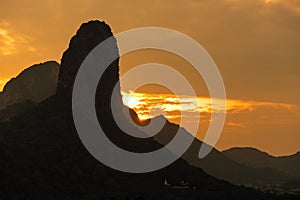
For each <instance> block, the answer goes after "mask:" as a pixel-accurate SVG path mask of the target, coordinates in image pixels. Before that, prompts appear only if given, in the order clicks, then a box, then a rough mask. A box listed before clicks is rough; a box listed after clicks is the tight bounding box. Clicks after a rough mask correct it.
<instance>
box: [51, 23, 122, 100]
mask: <svg viewBox="0 0 300 200" xmlns="http://www.w3.org/2000/svg"><path fill="white" fill-rule="evenodd" d="M111 36H113V34H112V32H111V29H110V27H109V26H108V25H107V24H106V23H105V22H102V21H98V20H96V21H89V22H87V23H84V24H82V25H81V26H80V28H79V29H78V31H77V32H76V35H75V36H73V37H72V39H71V41H70V44H69V48H68V49H67V50H66V51H65V52H64V54H63V56H62V59H61V69H60V72H59V78H58V85H57V95H58V96H68V97H70V95H71V94H72V88H73V85H74V81H75V77H76V74H77V72H78V69H79V67H80V66H81V64H82V62H83V61H84V59H85V57H86V56H87V55H88V54H89V53H90V51H91V50H92V49H93V48H95V47H96V46H97V45H98V44H100V43H101V42H102V41H104V40H105V39H107V38H109V37H111ZM116 48H117V47H116ZM110 70H111V71H112V72H111V73H109V79H114V80H112V82H114V83H116V81H118V80H119V79H118V77H119V66H118V60H116V61H115V62H114V63H113V64H112V65H111V66H110Z"/></svg>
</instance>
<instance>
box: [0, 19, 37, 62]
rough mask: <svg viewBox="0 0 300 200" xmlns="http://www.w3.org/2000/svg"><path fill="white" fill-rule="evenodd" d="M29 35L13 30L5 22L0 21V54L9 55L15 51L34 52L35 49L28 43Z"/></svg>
mask: <svg viewBox="0 0 300 200" xmlns="http://www.w3.org/2000/svg"><path fill="white" fill-rule="evenodd" d="M30 40H31V39H30V37H29V36H25V35H22V34H19V33H16V32H15V31H13V30H12V29H11V27H10V24H9V23H7V22H1V23H0V55H4V56H9V55H12V54H15V53H17V52H21V51H22V52H24V51H29V52H35V51H36V49H35V48H34V47H33V46H31V45H29V43H30Z"/></svg>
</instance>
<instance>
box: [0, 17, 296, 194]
mask: <svg viewBox="0 0 300 200" xmlns="http://www.w3.org/2000/svg"><path fill="white" fill-rule="evenodd" d="M109 36H112V32H111V30H110V28H109V26H108V25H107V24H105V23H104V22H100V21H91V22H88V23H85V24H83V25H82V26H81V27H80V29H79V30H78V31H77V33H76V35H75V36H74V37H73V38H72V40H71V42H70V45H69V48H68V50H66V52H65V53H64V54H63V57H62V63H61V69H60V73H59V80H58V86H57V93H56V95H55V96H52V97H50V98H49V99H47V100H46V101H43V102H41V103H39V104H38V105H37V106H35V107H33V108H32V109H30V110H28V111H27V112H25V113H23V114H21V115H18V116H16V117H15V118H14V119H13V120H11V121H9V122H6V123H0V133H1V135H0V155H1V156H0V163H1V165H0V177H1V179H0V187H1V190H0V199H241V198H243V199H297V197H295V196H291V195H280V196H274V195H272V194H266V193H263V192H260V191H257V190H254V189H249V188H245V187H238V186H234V185H232V184H230V183H228V182H226V181H222V180H218V179H216V178H214V177H212V176H210V175H208V174H206V173H205V172H204V171H203V170H201V169H200V168H196V167H193V166H190V165H189V164H188V163H187V162H186V161H184V160H183V159H178V160H177V161H176V162H174V163H173V164H171V165H170V166H168V167H166V168H164V169H161V170H158V171H156V172H151V173H145V174H129V173H123V172H119V171H116V170H113V169H111V168H109V167H106V166H104V165H103V164H102V163H100V162H98V161H97V160H95V159H94V158H93V157H92V156H91V155H90V154H89V153H88V151H87V150H86V149H85V147H84V146H83V145H82V143H81V141H80V139H79V137H78V135H77V132H76V129H75V126H74V122H73V116H72V101H71V94H72V84H73V83H74V79H75V75H76V73H77V71H78V68H79V67H80V65H81V63H82V61H83V59H84V58H85V56H86V55H87V54H88V53H89V52H90V51H91V50H92V49H93V48H94V47H95V46H96V45H97V44H99V43H100V42H101V41H103V40H104V39H106V38H107V37H109ZM100 67H101V66H100ZM118 71H119V65H118V60H116V61H115V62H113V63H112V64H111V65H110V66H109V68H108V69H107V70H106V71H105V73H104V75H103V77H102V78H101V80H100V83H99V86H98V89H97V94H96V105H95V106H96V110H97V114H98V119H99V123H100V124H101V125H102V127H103V128H104V131H105V132H106V133H107V136H108V137H109V138H110V139H111V140H112V141H113V142H114V143H116V144H117V145H119V146H120V147H122V148H125V149H128V150H133V151H135V152H144V151H149V150H153V149H156V148H160V147H161V144H159V143H158V142H157V141H156V140H154V138H148V139H147V141H145V140H142V139H135V138H133V137H130V136H128V135H127V134H126V133H124V132H122V131H121V130H120V129H119V128H118V126H116V124H115V122H114V120H113V118H112V111H111V107H110V100H111V93H112V88H113V86H114V85H115V84H116V83H117V82H118V77H119V76H118ZM120 98H121V95H120V96H119V98H117V101H120V100H121V99H120ZM119 103H120V106H123V105H122V104H121V102H119ZM130 113H131V115H132V116H133V118H134V116H136V114H135V113H134V111H132V110H130ZM132 128H134V127H132ZM170 153H171V152H170ZM112 156H113V155H112ZM165 181H167V182H168V185H166V184H165ZM182 182H184V183H185V185H184V187H181V186H182Z"/></svg>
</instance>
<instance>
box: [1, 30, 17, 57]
mask: <svg viewBox="0 0 300 200" xmlns="http://www.w3.org/2000/svg"><path fill="white" fill-rule="evenodd" d="M15 50H16V46H15V40H14V38H12V37H11V36H10V35H9V34H8V31H7V30H5V29H3V28H0V53H1V54H3V55H11V54H13V53H14V51H15Z"/></svg>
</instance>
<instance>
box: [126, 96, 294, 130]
mask: <svg viewBox="0 0 300 200" xmlns="http://www.w3.org/2000/svg"><path fill="white" fill-rule="evenodd" d="M122 96H123V102H124V104H125V105H127V106H128V107H130V108H132V109H134V110H135V111H136V113H137V114H138V116H139V119H140V120H146V119H149V118H153V117H155V116H159V115H164V116H165V117H166V118H167V119H168V120H170V121H171V122H174V123H176V122H178V121H180V119H181V118H182V117H183V116H185V117H188V118H189V119H190V120H191V121H192V120H193V119H195V118H199V117H201V119H202V121H207V122H209V121H210V114H211V113H212V112H217V113H218V112H219V113H220V112H226V113H227V115H242V114H245V113H251V112H255V111H258V110H260V109H262V108H263V109H269V110H276V109H282V110H286V111H290V110H296V109H298V107H297V106H295V105H292V104H283V103H274V102H258V101H243V100H235V99H227V100H224V99H211V98H209V97H191V96H183V95H180V96H175V95H174V94H148V93H138V92H133V91H129V92H125V91H122ZM200 115H201V116H200ZM227 125H228V127H233V126H235V127H239V128H242V127H245V125H244V124H242V123H240V122H233V121H227Z"/></svg>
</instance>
